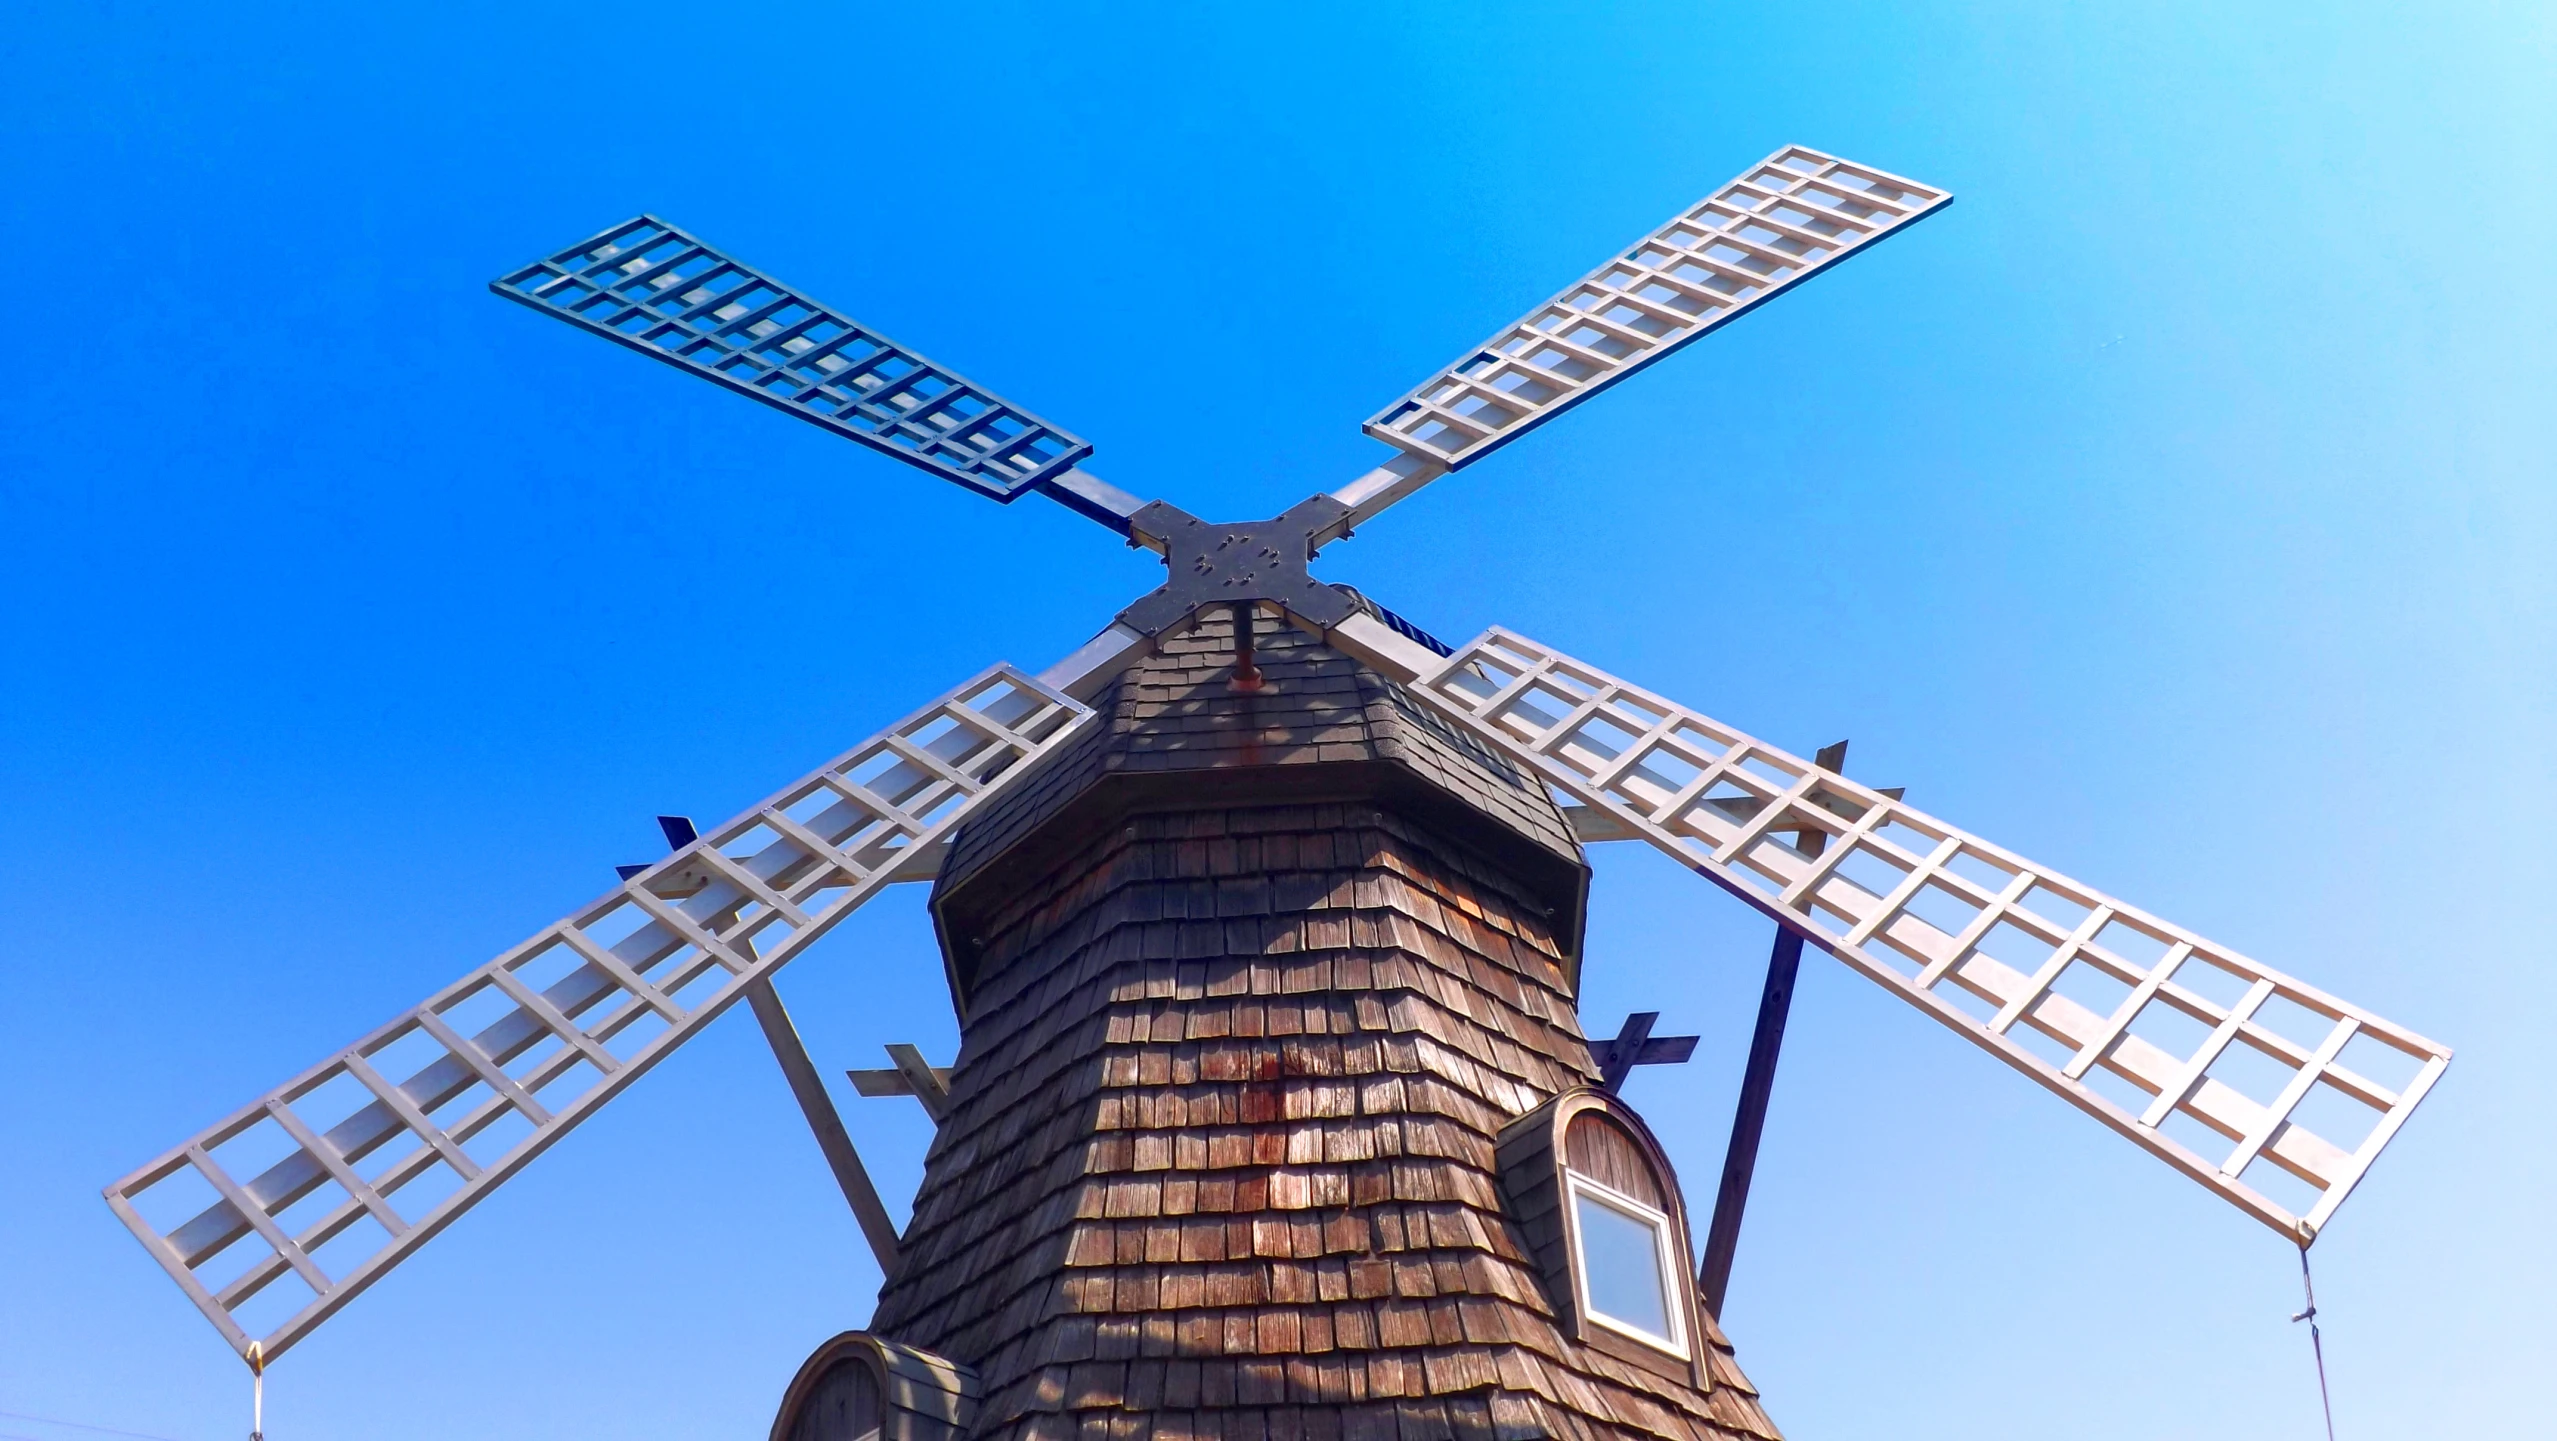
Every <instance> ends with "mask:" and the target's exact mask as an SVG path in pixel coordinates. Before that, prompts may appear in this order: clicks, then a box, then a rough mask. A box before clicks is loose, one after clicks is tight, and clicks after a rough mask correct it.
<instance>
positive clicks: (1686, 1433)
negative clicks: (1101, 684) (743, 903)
mask: <svg viewBox="0 0 2557 1441" xmlns="http://www.w3.org/2000/svg"><path fill="white" fill-rule="evenodd" d="M1231 644H1232V638H1231V634H1230V632H1220V631H1217V630H1215V629H1213V628H1207V629H1203V630H1202V631H1200V632H1195V633H1193V634H1191V635H1190V636H1187V637H1181V638H1176V639H1175V640H1174V641H1173V642H1171V643H1168V644H1167V645H1166V646H1165V647H1164V648H1163V652H1162V654H1159V655H1157V656H1155V657H1152V658H1150V659H1149V660H1147V661H1145V662H1143V663H1141V664H1139V665H1138V666H1136V667H1134V668H1132V669H1131V670H1130V671H1129V672H1128V673H1127V674H1126V675H1125V676H1123V677H1121V679H1120V681H1119V682H1118V685H1117V687H1116V689H1115V691H1114V693H1113V695H1112V697H1110V698H1109V699H1107V701H1106V702H1105V705H1106V707H1107V708H1108V709H1109V712H1110V713H1109V717H1108V718H1109V725H1108V726H1107V727H1103V728H1096V729H1095V731H1094V732H1093V739H1092V740H1091V741H1090V742H1089V743H1088V744H1087V745H1086V746H1085V747H1084V748H1082V749H1081V750H1079V751H1077V752H1075V753H1072V754H1067V755H1062V756H1060V757H1058V758H1057V761H1056V764H1055V765H1054V766H1052V767H1051V768H1050V769H1049V770H1048V772H1047V773H1046V774H1043V775H1041V776H1037V777H1030V778H1026V779H1028V780H1029V781H1030V782H1031V783H1032V784H1031V785H1030V786H1029V787H1028V788H1027V789H1025V790H1024V791H1023V792H1020V793H1016V795H1015V796H1013V797H1011V798H1010V799H1009V801H1008V803H1007V804H1006V805H1004V806H1002V807H1000V808H998V809H997V810H995V811H993V812H992V813H990V814H988V815H986V816H983V817H980V818H979V819H978V820H977V821H976V822H975V823H973V824H972V825H971V826H970V827H969V829H968V830H967V831H966V832H964V833H963V834H962V835H961V837H960V838H959V840H958V842H957V843H956V846H955V847H954V852H953V855H952V857H951V859H950V864H949V865H948V866H947V867H945V869H944V871H943V878H942V880H941V882H940V883H939V886H938V890H937V896H936V917H937V919H939V920H940V921H941V922H942V924H943V931H944V939H945V944H948V943H949V942H950V939H951V936H952V932H953V928H954V927H959V928H964V931H965V938H964V943H963V945H961V946H953V947H952V958H953V975H954V984H956V985H957V986H958V988H959V990H960V992H961V995H962V998H963V999H962V1012H963V1025H962V1033H961V1049H960V1055H959V1059H958V1062H957V1064H956V1065H955V1067H954V1069H953V1075H952V1083H951V1108H950V1112H949V1115H948V1117H947V1119H946V1121H945V1122H944V1123H943V1125H942V1127H941V1129H940V1132H939V1135H938V1137H937V1138H936V1140H935V1142H934V1145H933V1148H932V1151H931V1154H930V1156H929V1158H928V1160H927V1162H926V1170H925V1179H924V1184H923V1187H922V1190H921V1193H920V1194H919V1196H918V1198H917V1202H916V1209H915V1216H914V1220H913V1223H912V1225H911V1226H910V1228H909V1230H908V1232H907V1235H906V1244H905V1250H904V1259H903V1263H902V1265H901V1267H900V1269H899V1272H898V1274H897V1276H896V1277H895V1278H894V1280H893V1281H892V1282H891V1283H890V1285H889V1286H888V1287H887V1289H886V1290H885V1291H884V1292H883V1294H882V1296H881V1300H880V1305H879V1310H878V1314H877V1317H876V1318H875V1320H874V1321H873V1323H872V1324H873V1329H874V1330H876V1331H877V1332H879V1333H880V1334H882V1335H889V1336H895V1337H897V1338H899V1339H900V1340H902V1341H906V1342H909V1343H911V1344H914V1345H917V1346H921V1347H925V1348H927V1349H929V1350H931V1351H934V1352H936V1353H938V1354H941V1355H946V1356H949V1357H952V1358H954V1359H956V1360H959V1361H961V1362H963V1363H965V1364H966V1365H968V1366H969V1367H971V1368H972V1369H973V1371H974V1373H975V1374H976V1376H977V1377H978V1378H979V1384H980V1386H981V1388H982V1392H983V1399H982V1402H981V1404H980V1406H979V1409H978V1412H977V1418H976V1423H975V1429H974V1435H976V1436H979V1437H986V1438H1004V1441H1013V1438H1056V1441H1066V1438H1076V1441H1084V1438H1112V1441H1116V1438H1127V1437H1165V1438H1190V1437H1201V1438H1218V1441H1229V1438H1248V1441H1272V1438H1322V1441H1352V1438H1369V1437H1373V1438H1380V1441H1421V1438H1444V1441H1476V1438H1479V1441H1505V1438H1506V1441H1523V1438H1527V1437H1539V1436H1549V1437H1572V1438H1585V1441H1632V1438H1637V1437H1656V1438H1664V1441H1732V1438H1738V1437H1761V1438H1773V1437H1774V1436H1775V1434H1776V1433H1775V1430H1774V1428H1773V1427H1772V1426H1771V1425H1770V1424H1769V1423H1768V1422H1767V1419H1766V1417H1765V1415H1764V1414H1763V1412H1761V1411H1760V1410H1759V1408H1758V1406H1757V1403H1756V1400H1755V1394H1754V1392H1752V1391H1751V1390H1750V1389H1749V1387H1748V1386H1747V1383H1746V1382H1745V1381H1743V1380H1741V1379H1740V1373H1739V1371H1738V1369H1737V1367H1736V1366H1735V1365H1733V1364H1732V1361H1731V1358H1730V1355H1729V1344H1728V1342H1726V1341H1724V1340H1722V1338H1721V1333H1720V1332H1719V1331H1717V1330H1714V1329H1713V1328H1712V1327H1711V1326H1710V1323H1709V1322H1706V1321H1705V1320H1704V1319H1703V1318H1699V1331H1700V1333H1701V1334H1703V1335H1704V1336H1706V1337H1707V1338H1708V1340H1709V1341H1710V1343H1711V1348H1710V1349H1711V1355H1710V1357H1709V1361H1708V1366H1709V1374H1710V1375H1711V1376H1712V1377H1713V1378H1714V1381H1715V1382H1716V1384H1715V1385H1714V1386H1712V1387H1711V1388H1710V1389H1700V1388H1698V1387H1695V1386H1693V1385H1690V1384H1686V1383H1685V1382H1682V1381H1679V1380H1675V1379H1672V1378H1670V1377H1668V1376H1666V1375H1663V1374H1657V1373H1655V1372H1653V1371H1647V1370H1645V1369H1643V1368H1641V1367H1637V1366H1628V1365H1625V1364H1623V1363H1622V1362H1621V1361H1619V1360H1617V1359H1615V1358H1611V1357H1609V1356H1606V1355H1604V1354H1601V1353H1598V1352H1594V1351H1591V1350H1590V1349H1588V1348H1586V1347H1583V1346H1581V1345H1579V1344H1578V1343H1576V1342H1574V1341H1572V1340H1571V1339H1569V1338H1568V1337H1567V1336H1566V1335H1565V1334H1564V1332H1563V1331H1562V1330H1561V1329H1559V1328H1558V1326H1557V1324H1556V1319H1555V1312H1554V1308H1553V1307H1552V1306H1551V1305H1550V1303H1549V1301H1548V1298H1547V1297H1546V1295H1545V1293H1544V1289H1543V1282H1542V1281H1541V1280H1540V1279H1539V1275H1538V1271H1537V1266H1536V1263H1535V1262H1534V1261H1533V1259H1532V1258H1531V1257H1530V1255H1529V1251H1528V1248H1527V1246H1526V1245H1525V1244H1524V1243H1523V1242H1522V1240H1521V1237H1520V1234H1519V1232H1518V1230H1517V1227H1516V1225H1515V1223H1514V1221H1513V1219H1512V1218H1510V1217H1508V1216H1506V1215H1505V1214H1504V1213H1503V1198H1502V1194H1501V1187H1500V1184H1499V1176H1498V1171H1497V1166H1498V1160H1497V1156H1496V1154H1495V1147H1496V1145H1497V1141H1498V1138H1499V1136H1500V1133H1501V1131H1502V1128H1503V1127H1504V1126H1506V1125H1508V1124H1509V1123H1510V1122H1511V1121H1512V1120H1513V1119H1515V1118H1516V1117H1518V1116H1519V1115H1521V1114H1523V1113H1525V1112H1527V1111H1529V1110H1531V1109H1533V1108H1535V1107H1537V1106H1539V1105H1541V1104H1543V1103H1544V1102H1546V1101H1547V1100H1549V1099H1551V1098H1552V1097H1554V1096H1555V1095H1556V1094H1557V1093H1558V1092H1561V1091H1563V1090H1565V1089H1567V1088H1570V1087H1573V1086H1581V1085H1586V1084H1588V1083H1589V1082H1590V1081H1591V1080H1593V1079H1594V1077H1595V1074H1596V1072H1595V1069H1594V1067H1593V1066H1592V1065H1591V1063H1590V1059H1589V1051H1588V1046H1587V1044H1586V1042H1585V1041H1584V1040H1583V1038H1582V1035H1581V1032H1580V1029H1579V1025H1578V1022H1577V1019H1576V1017H1575V1014H1574V1010H1573V999H1574V994H1573V993H1574V988H1575V985H1576V981H1577V977H1576V973H1575V971H1574V969H1573V966H1572V964H1571V959H1572V958H1571V952H1572V950H1573V948H1574V945H1575V943H1576V939H1577V927H1578V924H1579V921H1578V911H1577V909H1576V906H1577V896H1578V894H1579V891H1578V887H1579V886H1580V885H1581V884H1582V883H1583V881H1584V879H1585V870H1583V869H1582V867H1581V864H1580V861H1579V857H1578V851H1577V848H1576V847H1575V846H1573V844H1572V842H1571V840H1570V838H1569V835H1568V832H1567V831H1566V830H1565V828H1564V827H1563V824H1562V821H1561V819H1560V816H1559V814H1558V813H1557V812H1556V811H1555V809H1554V806H1553V804H1552V802H1551V801H1550V800H1549V799H1548V798H1547V797H1546V796H1545V795H1544V794H1543V792H1542V791H1540V790H1538V789H1537V788H1536V787H1535V786H1534V785H1533V784H1531V783H1529V782H1527V781H1525V780H1524V779H1523V778H1521V777H1520V776H1518V775H1517V774H1516V773H1515V772H1513V771H1511V770H1509V769H1508V768H1507V767H1506V766H1505V765H1502V764H1498V763H1497V758H1496V757H1484V756H1482V755H1479V754H1475V753H1472V752H1470V751H1469V750H1468V749H1467V748H1466V747H1464V746H1463V745H1461V744H1457V743H1456V742H1455V741H1454V740H1453V739H1452V738H1451V737H1448V736H1446V735H1444V734H1442V733H1440V732H1439V731H1438V730H1436V729H1434V728H1433V727H1432V726H1430V725H1429V724H1427V723H1426V717H1425V715H1423V714H1422V713H1421V712H1419V710H1418V708H1417V706H1415V705H1413V704H1412V703H1411V702H1410V701H1409V698H1408V697H1398V696H1397V695H1396V694H1395V693H1394V692H1393V690H1392V688H1391V687H1389V686H1387V685H1386V684H1385V683H1384V682H1383V681H1382V680H1380V679H1378V678H1377V677H1375V676H1373V675H1372V674H1370V673H1368V672H1366V671H1364V670H1362V669H1360V668H1359V667H1357V666H1355V665H1354V664H1352V663H1350V662H1348V661H1347V660H1346V659H1344V658H1342V657H1340V656H1338V655H1336V654H1334V653H1332V652H1330V651H1328V650H1325V649H1323V648H1322V647H1320V646H1319V645H1315V644H1313V643H1312V642H1310V641H1307V642H1299V641H1296V640H1293V639H1291V638H1290V636H1289V634H1287V633H1282V632H1278V631H1275V630H1273V631H1271V632H1269V633H1268V634H1267V635H1265V636H1264V637H1263V639H1262V665H1263V668H1264V670H1265V672H1266V673H1267V674H1268V675H1269V676H1270V678H1271V680H1272V683H1273V685H1274V686H1275V687H1276V690H1275V693H1274V694H1265V695H1264V696H1263V697H1261V698H1258V699H1257V700H1255V701H1254V703H1253V704H1252V705H1250V706H1245V705H1241V704H1239V703H1238V702H1239V700H1240V699H1241V698H1238V697H1236V696H1234V695H1233V693H1231V692H1230V691H1227V690H1226V689H1225V688H1224V678H1225V674H1226V667H1227V665H1228V664H1229V663H1230V660H1231ZM1338 747H1346V748H1348V751H1347V752H1344V751H1341V750H1337V749H1335V748H1338ZM1136 772H1143V773H1144V774H1146V775H1150V776H1154V777H1156V778H1157V779H1156V780H1154V781H1152V782H1148V783H1147V785H1148V786H1151V787H1152V788H1151V789H1149V788H1147V786H1138V787H1135V788H1132V789H1128V790H1124V791H1123V792H1122V794H1121V795H1120V797H1119V798H1118V799H1117V800H1115V801H1112V802H1110V803H1109V804H1108V805H1107V806H1105V807H1102V808H1098V809H1096V808H1094V807H1093V805H1092V803H1091V801H1090V799H1089V796H1090V793H1091V792H1093V791H1095V790H1098V789H1106V788H1108V787H1109V786H1110V785H1111V784H1112V782H1111V780H1110V778H1111V777H1112V776H1114V775H1126V774H1130V773H1136ZM1343 772H1359V773H1360V774H1359V775H1354V776H1352V777H1351V780H1352V781H1355V782H1356V783H1355V784H1351V783H1344V782H1342V781H1341V780H1340V779H1339V777H1340V774H1341V773H1343ZM1379 775H1396V776H1403V777H1407V778H1410V780H1409V783H1408V784H1402V783H1398V785H1396V786H1386V785H1380V784H1377V783H1376V777H1378V776H1379ZM1429 795H1435V796H1437V798H1438V799H1437V800H1435V801H1426V800H1422V799H1416V798H1418V797H1425V796H1429ZM1522 858H1523V859H1522ZM1539 858H1541V859H1539ZM1566 873H1568V874H1566ZM1558 877H1561V878H1562V879H1561V880H1559V881H1558V879H1557V878H1558ZM1563 893H1567V894H1568V895H1569V896H1570V897H1571V898H1572V900H1571V908H1569V909H1566V907H1564V906H1562V905H1559V904H1558V903H1557V896H1558V894H1563ZM962 952H964V964H963V963H962V959H961V955H962Z"/></svg>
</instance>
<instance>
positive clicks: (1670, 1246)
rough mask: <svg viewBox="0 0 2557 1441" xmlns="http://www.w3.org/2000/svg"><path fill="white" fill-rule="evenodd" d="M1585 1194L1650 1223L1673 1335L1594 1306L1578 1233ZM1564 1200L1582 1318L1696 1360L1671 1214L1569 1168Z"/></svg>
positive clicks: (1683, 1272) (1663, 1303)
mask: <svg viewBox="0 0 2557 1441" xmlns="http://www.w3.org/2000/svg"><path fill="white" fill-rule="evenodd" d="M1584 1191H1586V1192H1588V1193H1589V1195H1590V1198H1591V1199H1593V1200H1595V1201H1597V1202H1598V1203H1599V1204H1601V1205H1604V1206H1610V1207H1613V1208H1614V1209H1616V1210H1619V1211H1622V1212H1624V1213H1625V1214H1626V1215H1628V1216H1631V1217H1633V1218H1634V1219H1635V1220H1638V1221H1647V1222H1649V1223H1650V1224H1651V1240H1652V1247H1653V1251H1654V1253H1655V1254H1656V1256H1657V1257H1658V1258H1659V1262H1660V1277H1661V1280H1662V1281H1663V1282H1665V1283H1666V1284H1667V1287H1668V1290H1667V1294H1665V1295H1663V1296H1662V1297H1661V1309H1663V1310H1665V1311H1667V1312H1668V1313H1669V1330H1670V1332H1671V1334H1669V1335H1667V1336H1655V1335H1653V1334H1652V1333H1651V1332H1649V1331H1646V1330H1644V1329H1643V1328H1641V1327H1640V1326H1636V1325H1634V1324H1633V1323H1632V1322H1630V1321H1619V1320H1617V1319H1616V1318H1615V1317H1613V1316H1610V1315H1608V1314H1607V1313H1605V1312H1603V1311H1601V1310H1599V1309H1598V1308H1597V1307H1596V1306H1594V1305H1592V1304H1590V1300H1589V1265H1588V1261H1587V1257H1586V1253H1585V1252H1584V1251H1583V1249H1582V1240H1581V1234H1580V1195H1581V1193H1582V1192H1584ZM1563 1198H1564V1200H1565V1202H1566V1203H1567V1204H1566V1205H1565V1206H1564V1208H1563V1209H1564V1211H1565V1213H1566V1214H1567V1215H1568V1217H1569V1220H1570V1225H1571V1282H1572V1291H1573V1293H1574V1294H1575V1295H1576V1296H1577V1297H1578V1299H1579V1301H1580V1314H1581V1315H1582V1316H1583V1317H1584V1318H1586V1319H1588V1320H1591V1321H1594V1322H1596V1323H1598V1324H1599V1325H1601V1326H1604V1327H1606V1328H1607V1329H1608V1330H1610V1331H1614V1332H1616V1333H1618V1334H1619V1335H1623V1336H1629V1337H1631V1338H1633V1339H1634V1340H1636V1341H1640V1342H1641V1343H1643V1344H1644V1345H1646V1346H1649V1347H1651V1348H1652V1349H1654V1350H1656V1351H1665V1352H1667V1353H1669V1354H1670V1355H1672V1356H1675V1357H1677V1358H1678V1359H1679V1360H1681V1361H1691V1360H1694V1359H1695V1353H1694V1352H1693V1350H1691V1349H1690V1348H1689V1346H1688V1344H1687V1314H1686V1313H1687V1275H1686V1268H1685V1267H1684V1266H1681V1265H1680V1264H1679V1262H1678V1243H1677V1239H1676V1236H1675V1234H1674V1232H1673V1230H1672V1228H1673V1227H1674V1225H1675V1224H1676V1223H1675V1222H1673V1221H1671V1220H1670V1218H1669V1214H1668V1213H1667V1212H1665V1211H1662V1210H1660V1209H1659V1208H1658V1207H1656V1206H1647V1205H1645V1204H1643V1203H1642V1202H1640V1201H1637V1200H1635V1199H1634V1198H1633V1197H1631V1196H1628V1195H1626V1194H1625V1193H1624V1192H1622V1191H1619V1190H1617V1189H1616V1188H1615V1187H1613V1186H1608V1185H1603V1184H1601V1183H1599V1182H1597V1181H1593V1180H1591V1179H1590V1178H1588V1177H1587V1176H1584V1175H1582V1174H1581V1173H1580V1172H1578V1171H1575V1170H1573V1169H1571V1168H1570V1167H1569V1166H1565V1167H1564V1168H1563Z"/></svg>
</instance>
